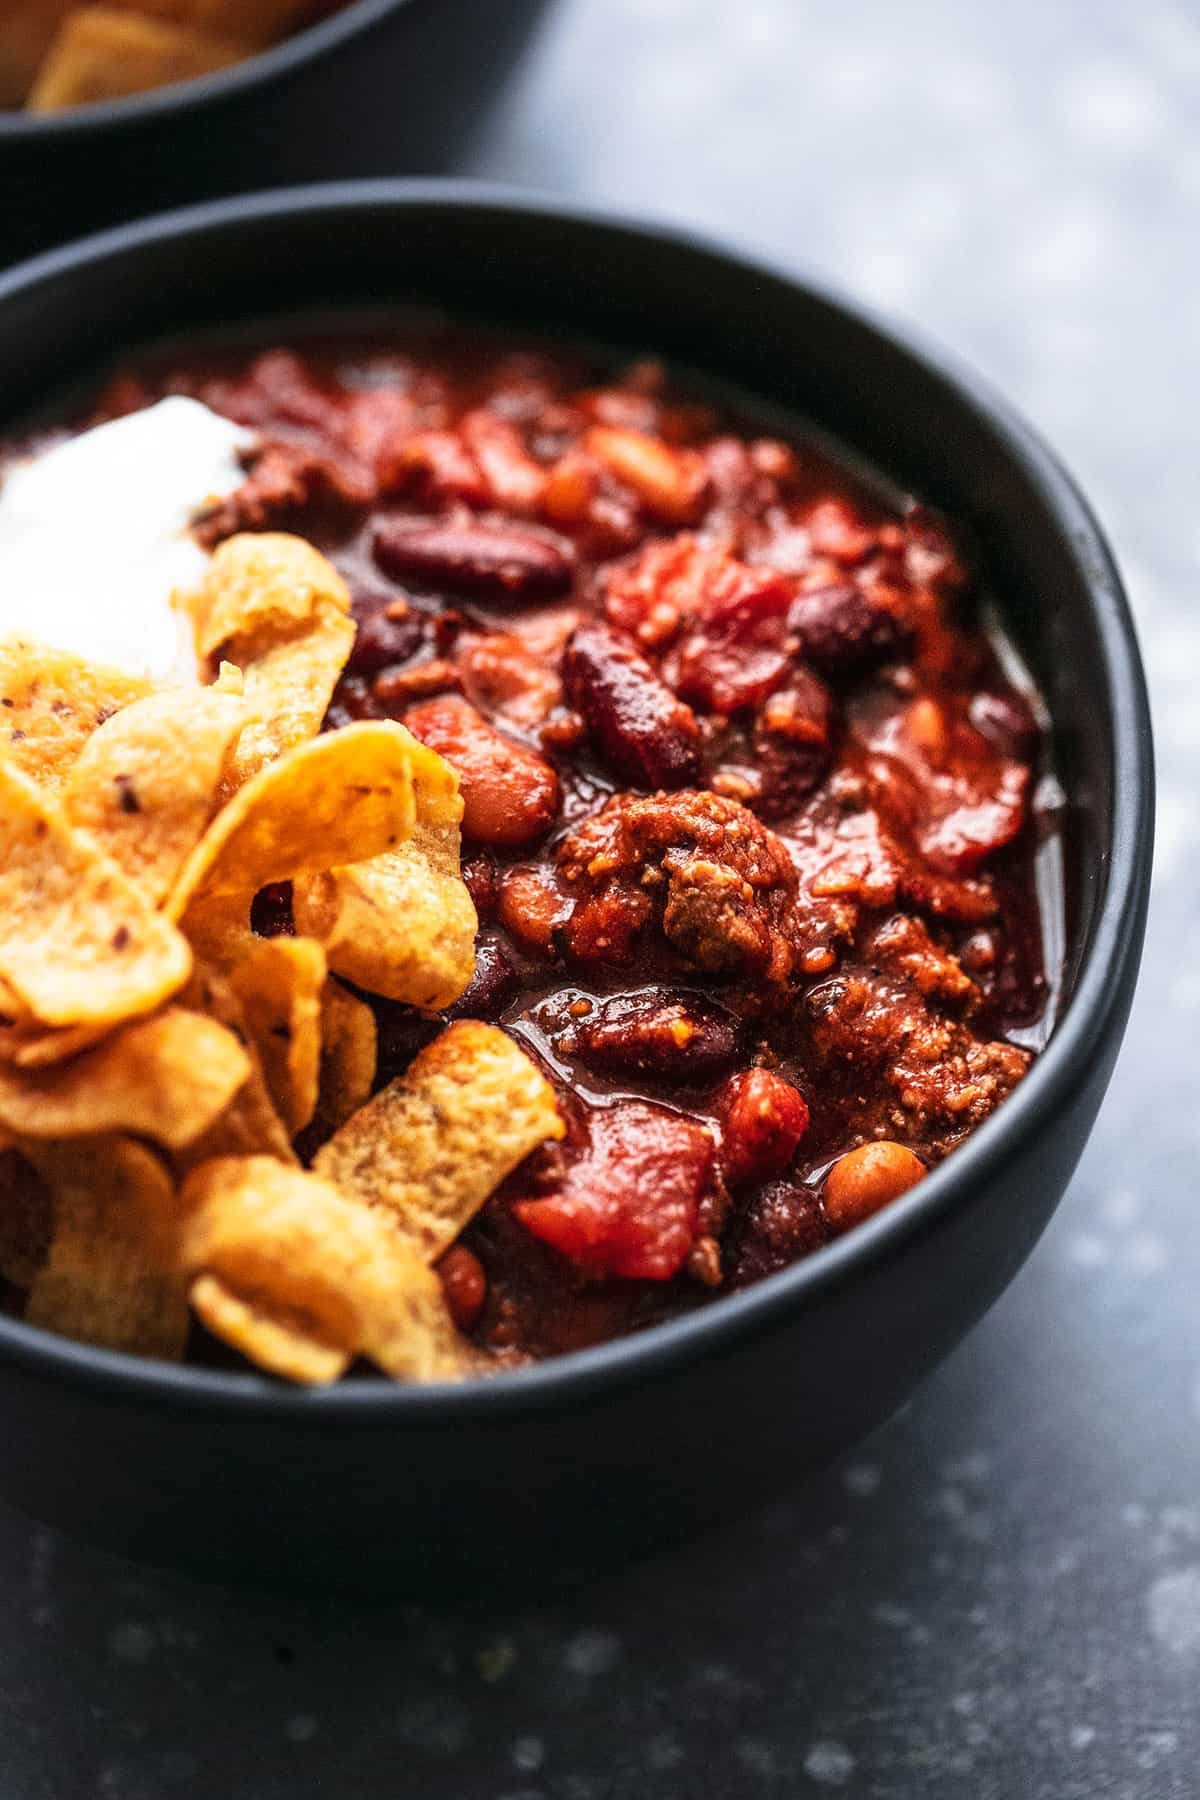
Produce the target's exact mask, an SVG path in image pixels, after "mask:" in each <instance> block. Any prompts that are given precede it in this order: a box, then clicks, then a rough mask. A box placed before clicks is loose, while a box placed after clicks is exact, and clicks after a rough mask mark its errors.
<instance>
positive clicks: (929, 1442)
mask: <svg viewBox="0 0 1200 1800" xmlns="http://www.w3.org/2000/svg"><path fill="white" fill-rule="evenodd" d="M481 12H486V0H481ZM469 172H471V173H476V174H488V175H493V176H498V177H503V178H509V179H513V180H517V181H522V182H527V183H533V184H538V185H541V186H546V187H552V188H558V189H565V190H570V191H571V192H575V193H580V192H582V193H585V194H588V195H590V196H595V197H598V198H602V199H610V200H614V201H619V202H620V203H622V204H628V205H632V206H637V207H642V208H645V209H647V210H651V211H655V212H658V213H661V214H664V215H670V216H673V217H675V218H678V219H681V220H685V221H693V222H698V223H701V224H704V225H708V226H711V227H714V228H716V229H717V230H721V231H732V232H735V233H737V234H738V235H740V236H741V237H742V238H744V239H746V240H747V241H749V242H750V243H751V244H757V245H758V246H760V247H762V248H765V249H767V250H769V251H771V252H772V253H773V254H775V255H777V256H780V257H783V258H788V259H792V260H794V261H796V262H797V263H803V264H807V265H808V266H809V267H811V268H813V269H815V270H817V271H820V272H824V273H827V274H829V275H831V276H833V277H835V278H836V279H837V281H838V282H840V283H842V284H843V285H845V286H846V287H848V288H850V289H852V290H855V291H856V292H858V293H859V294H861V295H863V296H864V297H866V298H867V299H869V300H871V301H874V302H876V303H878V304H881V305H883V306H884V307H887V308H890V309H892V310H894V311H895V312H896V313H898V314H900V315H902V316H905V317H908V318H911V319H915V320H918V321H919V322H920V323H921V324H922V325H923V326H924V327H925V328H926V329H927V330H929V331H931V332H933V333H934V334H936V335H938V336H940V337H941V338H942V339H943V340H944V341H945V342H946V343H948V344H950V345H952V346H953V347H954V348H955V349H956V350H957V351H958V352H959V353H961V354H963V355H965V356H966V357H968V358H970V359H972V360H973V361H974V362H975V363H976V364H977V365H979V366H980V367H981V368H983V369H984V370H986V372H987V373H988V374H989V375H991V376H992V377H993V378H994V379H995V380H996V381H997V382H998V383H999V384H1000V386H1001V387H1003V388H1004V389H1005V390H1006V391H1007V392H1008V393H1009V394H1010V395H1011V396H1012V398H1013V399H1014V400H1015V401H1016V402H1017V403H1018V404H1019V405H1020V406H1022V407H1023V408H1024V409H1025V410H1026V412H1027V413H1028V414H1029V415H1030V416H1031V417H1032V418H1033V419H1034V420H1035V421H1036V422H1037V423H1038V424H1039V425H1040V426H1041V427H1042V428H1043V430H1044V431H1045V432H1046V433H1047V434H1048V435H1049V437H1050V438H1051V439H1052V440H1053V441H1054V442H1055V443H1056V444H1057V445H1058V446H1059V448H1060V449H1061V450H1062V451H1063V453H1064V454H1065V456H1066V457H1067V459H1068V461H1069V462H1070V463H1071V465H1072V466H1073V467H1074V469H1075V470H1076V472H1077V473H1078V475H1079V476H1080V477H1081V479H1082V481H1083V484H1084V486H1085V487H1086V488H1087V490H1088V491H1089V493H1090V494H1091V496H1092V498H1093V500H1094V501H1095V503H1096V505H1097V507H1098V510H1099V512H1100V515H1101V517H1102V519H1103V520H1104V521H1105V522H1106V524H1107V525H1108V527H1109V528H1110V530H1111V532H1112V534H1113V536H1114V539H1115V542H1116V546H1117V550H1118V553H1119V555H1120V558H1121V561H1122V563H1123V565H1124V568H1125V572H1126V574H1127V576H1128V579H1129V582H1130V585H1131V588H1132V592H1133V597H1134V602H1135V605H1136V607H1137V611H1138V614H1139V617H1140V622H1141V627H1142V632H1143V641H1144V644H1145V648H1146V654H1147V658H1148V662H1149V665H1150V670H1151V676H1152V680H1153V685H1154V690H1155V696H1154V697H1155V704H1156V716H1157V730H1158V743H1159V753H1160V761H1161V786H1162V807H1161V819H1160V845H1159V853H1158V865H1157V879H1156V893H1155V911H1154V915H1153V919H1152V929H1151V943H1150V948H1149V951H1148V956H1147V963H1146V968H1145V974H1144V979H1143V983H1142V989H1141V994H1140V998H1139V1001H1138V1005H1137V1009H1136V1014H1135V1018H1134V1022H1133V1025H1132V1028H1131V1031H1130V1035H1129V1039H1128V1041H1127V1047H1126V1050H1125V1054H1124V1056H1123V1058H1122V1061H1121V1064H1120V1067H1119V1069H1118V1072H1117V1076H1116V1079H1115V1081H1114V1084H1113V1089H1112V1092H1111V1095H1110V1098H1109V1100H1108V1103H1107V1105H1106V1107H1105V1110H1104V1113H1103V1116H1102V1119H1101V1122H1100V1125H1099V1128H1098V1129H1097V1132H1096V1135H1095V1138H1094V1140H1093V1143H1092V1146H1091V1148H1090V1150H1089V1152H1088V1155H1087V1157H1086V1159H1085V1161H1084V1163H1083V1165H1082V1167H1081V1169H1080V1172H1079V1175H1078V1177H1077V1179H1076V1181H1075V1183H1074V1185H1073V1187H1072V1190H1071V1192H1070V1195H1069V1197H1068V1199H1067V1201H1066V1203H1065V1204H1064V1206H1063V1207H1062V1210H1061V1212H1060V1213H1059V1215H1058V1217H1057V1219H1056V1221H1055V1223H1054V1225H1053V1227H1052V1229H1051V1230H1050V1231H1049V1232H1048V1234H1047V1236H1046V1238H1045V1239H1044V1240H1043V1243H1042V1245H1041V1246H1040V1248H1039V1250H1038V1251H1037V1253H1036V1255H1035V1256H1034V1258H1033V1260H1032V1262H1031V1264H1030V1265H1029V1267H1028V1268H1027V1269H1026V1271H1025V1272H1024V1274H1023V1275H1022V1276H1021V1277H1020V1279H1019V1280H1018V1281H1017V1282H1016V1284H1015V1285H1014V1287H1013V1288H1012V1289H1011V1290H1010V1292H1009V1294H1008V1295H1007V1296H1006V1298H1005V1299H1004V1300H1003V1301H1002V1302H1001V1304H1000V1305H999V1306H998V1307H997V1308H996V1309H995V1311H994V1312H993V1314H992V1315H991V1317H990V1318H989V1319H988V1320H987V1322H986V1323H985V1324H984V1325H983V1326H982V1327H981V1328H980V1329H979V1330H978V1331H977V1332H976V1333H975V1334H974V1336H973V1337H972V1338H971V1340H970V1342H969V1343H968V1344H967V1345H966V1346H965V1347H964V1348H963V1349H962V1350H961V1351H960V1352H959V1353H958V1354H957V1355H956V1356H955V1357H954V1358H953V1359H952V1360H951V1361H950V1362H949V1363H948V1364H947V1365H946V1366H945V1367H944V1368H943V1369H942V1371H941V1372H940V1373H939V1374H938V1375H937V1376H936V1377H935V1378H934V1379H933V1380H932V1381H930V1382H929V1383H928V1385H927V1386H926V1387H925V1388H924V1389H923V1390H922V1392H921V1393H920V1394H918V1396H917V1397H916V1399H915V1400H914V1401H913V1402H912V1404H911V1406H910V1407H909V1409H908V1410H907V1412H906V1413H905V1414H904V1415H903V1416H902V1417H900V1418H898V1419H897V1420H895V1421H894V1422H893V1423H892V1424H891V1425H890V1426H889V1427H888V1428H887V1429H886V1430H884V1431H882V1432H880V1433H879V1434H878V1435H877V1436H876V1437H875V1438H874V1439H873V1440H872V1441H870V1442H869V1443H867V1444H865V1445H864V1446H862V1448H861V1450H860V1451H859V1452H858V1453H857V1454H856V1455H855V1456H854V1457H853V1458H852V1459H851V1460H850V1461H849V1462H848V1463H847V1464H846V1465H845V1466H843V1467H842V1468H840V1469H837V1470H834V1471H832V1472H831V1473H830V1474H829V1475H828V1476H826V1477H825V1478H823V1479H821V1480H819V1481H817V1482H816V1483H814V1484H813V1485H811V1486H810V1487H808V1488H807V1489H805V1490H804V1491H803V1492H800V1493H797V1494H795V1495H793V1496H792V1497H791V1498H789V1499H787V1500H785V1501H784V1502H783V1503H781V1504H779V1505H778V1506H776V1507H775V1508H774V1509H772V1510H771V1511H770V1512H768V1513H766V1514H764V1515H761V1516H759V1517H757V1518H754V1519H751V1520H749V1521H747V1522H746V1523H745V1524H744V1525H743V1526H741V1527H739V1528H738V1529H736V1530H733V1531H730V1532H728V1533H727V1534H726V1535H723V1536H721V1537H718V1538H716V1539H711V1540H709V1541H707V1542H705V1543H703V1544H700V1545H696V1546H693V1547H692V1548H691V1549H688V1550H686V1551H683V1552H680V1553H678V1554H676V1555H673V1556H669V1557H666V1558H664V1559H662V1560H661V1561H659V1562H657V1563H655V1564H654V1565H652V1566H650V1567H648V1568H646V1569H642V1570H637V1571H634V1572H632V1573H630V1574H628V1575H627V1576H625V1577H624V1578H622V1579H621V1580H620V1581H618V1582H616V1583H615V1584H610V1585H608V1586H606V1587H604V1588H603V1589H600V1590H598V1591H595V1592H590V1593H586V1594H583V1595H581V1596H579V1597H577V1598H576V1599H575V1600H574V1601H573V1602H572V1603H571V1604H570V1605H562V1606H556V1607H552V1608H548V1609H539V1610H530V1611H528V1612H525V1613H520V1612H518V1613H514V1612H511V1611H504V1612H494V1611H492V1610H491V1609H489V1607H488V1605H487V1602H486V1599H483V1600H481V1601H480V1602H479V1604H478V1607H477V1608H476V1609H475V1610H474V1612H472V1613H471V1614H463V1613H461V1612H459V1613H457V1614H453V1615H452V1614H449V1613H446V1614H439V1613H438V1612H435V1611H431V1610H413V1609H405V1608H397V1607H394V1606H380V1607H378V1608H376V1609H361V1610H357V1611H353V1612H351V1611H347V1610H345V1609H344V1608H330V1607H322V1606H320V1605H314V1604H309V1603H307V1602H305V1601H304V1600H302V1599H296V1600H294V1601H290V1602H289V1601H281V1600H278V1599H275V1600H272V1599H264V1598H262V1597H261V1596H254V1595H249V1594H244V1593H236V1592H232V1591H221V1590H215V1589H205V1588H200V1587H197V1586H194V1585H191V1584H189V1583H186V1582H184V1581H182V1580H179V1579H175V1578H173V1577H170V1576H164V1575H158V1574H152V1573H146V1572H143V1571H140V1570H138V1569H136V1568H133V1567H131V1566H128V1565H124V1564H118V1563H115V1562H112V1561H109V1560H106V1559H103V1558H101V1557H99V1556H95V1555H93V1554H91V1553H89V1552H87V1551H84V1550H82V1549H79V1548H77V1547H74V1546H72V1545H70V1544H67V1543H65V1542H63V1541H61V1540H60V1539H58V1538H56V1537H55V1536H53V1535H52V1534H50V1533H46V1532H40V1531H35V1530H32V1529H31V1528H29V1527H27V1526H26V1525H25V1524H23V1523H22V1522H21V1521H19V1520H18V1519H16V1518H15V1517H13V1516H11V1515H2V1514H0V1590H2V1592H3V1595H4V1599H3V1603H2V1604H0V1770H2V1771H3V1772H2V1775H0V1791H2V1793H3V1796H4V1800H76V1797H77V1796H92V1795H96V1796H115V1797H116V1800H160V1797H165V1800H170V1797H171V1796H175V1795H180V1796H187V1797H189V1800H190V1797H193V1796H195V1797H207V1796H210V1795H211V1796H220V1797H221V1800H310V1797H311V1796H326V1795H328V1796H331V1797H336V1800H341V1797H342V1796H351V1795H352V1796H354V1797H355V1800H385V1797H386V1800H391V1797H392V1796H409V1795H411V1796H419V1797H421V1800H679V1797H681V1796H683V1797H685V1800H690V1797H691V1796H705V1797H713V1800H742V1797H743V1796H745V1797H747V1800H749V1797H750V1796H753V1797H754V1800H772V1797H774V1796H788V1797H789V1800H790V1797H791V1796H794V1795H798V1796H803V1795H806V1794H813V1795H819V1794H823V1793H829V1794H835V1793H842V1794H846V1795H852V1796H859V1795H863V1796H874V1797H877V1800H885V1797H886V1800H910V1797H912V1796H918V1795H919V1796H922V1797H923V1800H946V1797H950V1796H954V1797H958V1796H967V1795H969V1796H971V1800H1009V1797H1010V1796H1011V1797H1013V1800H1072V1797H1075V1800H1084V1797H1087V1800H1091V1797H1092V1796H1099V1795H1104V1796H1111V1797H1112V1800H1193V1797H1194V1796H1195V1795H1196V1794H1197V1792H1198V1791H1200V1773H1198V1771H1200V1307H1198V1305H1197V1299H1196V1296H1197V1294H1198V1293H1200V1219H1198V1218H1197V1214H1196V1192H1197V1183H1196V1177H1195V1170H1196V1162H1197V1154H1198V1152H1200V1108H1198V1107H1197V1104H1196V1082H1195V1074H1194V1044H1195V1040H1196V1035H1197V1027H1198V1025H1200V955H1198V952H1200V910H1198V909H1197V906H1196V901H1195V887H1194V883H1195V881H1196V878H1197V875H1198V874H1200V850H1198V845H1197V838H1198V825H1200V708H1197V706H1196V705H1195V702H1194V698H1193V694H1194V686H1195V682H1196V680H1197V671H1200V617H1198V615H1197V613H1196V609H1195V606H1194V603H1193V591H1194V588H1195V586H1196V582H1197V576H1198V575H1200V509H1198V507H1197V504H1196V499H1197V493H1198V490H1200V480H1198V478H1200V434H1198V432H1197V424H1196V395H1197V394H1198V393H1200V309H1198V308H1197V306H1196V304H1195V298H1194V294H1195V286H1196V282H1197V277H1198V276H1200V258H1198V253H1197V230H1196V215H1197V203H1198V202H1200V9H1197V8H1195V7H1194V6H1192V7H1190V8H1189V7H1188V6H1185V5H1183V4H1175V5H1172V4H1168V3H1166V0H1162V3H1160V0H1147V3H1145V4H1141V5H1139V6H1137V7H1133V6H1129V5H1125V4H1121V3H1119V0H1090V3H1089V4H1084V3H1083V0H1075V3H1074V4H1066V3H1064V4H1061V5H1058V6H1054V7H1047V6H1044V5H1042V4H1040V3H1039V0H1008V3H1007V4H1005V5H1004V6H1002V7H993V6H985V5H984V4H982V0H974V3H972V0H908V3H906V4H905V5H903V6H896V5H889V4H887V3H886V0H866V3H864V4H860V5H858V6H847V5H845V4H834V3H833V0H560V4H559V7H558V10H557V13H556V14H555V16H554V17H553V18H552V19H551V21H550V23H549V26H548V28H547V29H546V31H545V32H544V34H543V36H542V38H541V39H540V41H539V43H538V45H537V46H536V49H535V51H534V52H533V54H532V55H531V56H530V58H529V59H528V61H527V63H526V65H525V67H524V70H523V73H522V75H521V78H520V80H519V81H518V83H517V84H516V86H515V87H514V89H513V90H512V91H511V92H510V94H509V95H508V96H507V99H506V101H505V103H504V105H503V107H502V108H501V110H500V112H499V114H498V115H497V116H496V117H495V118H494V119H493V120H491V121H490V123H489V125H488V127H487V129H486V131H485V132H484V135H483V138H482V140H481V142H480V143H479V145H478V146H477V147H476V149H475V150H474V151H473V152H472V155H471V159H470V164H469ZM1165 1053H1169V1057H1168V1054H1165Z"/></svg>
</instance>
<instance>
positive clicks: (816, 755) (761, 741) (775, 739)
mask: <svg viewBox="0 0 1200 1800" xmlns="http://www.w3.org/2000/svg"><path fill="white" fill-rule="evenodd" d="M754 749H755V753H756V756H757V759H758V772H759V779H760V784H761V785H760V789H759V797H758V802H757V805H758V810H759V811H760V812H762V813H765V814H766V815H767V816H768V817H775V818H778V817H781V816H782V815H783V814H784V813H786V812H790V811H791V810H792V809H793V808H794V807H796V806H798V805H799V804H800V803H801V801H803V800H804V799H806V798H807V796H808V795H809V794H811V792H812V790H813V789H814V788H815V787H816V786H817V783H818V782H819V781H820V779H821V777H822V775H823V774H824V773H825V770H826V768H827V767H828V766H829V759H830V756H831V755H832V751H833V704H832V701H831V699H830V695H829V690H828V689H827V688H826V687H825V685H824V683H823V682H821V681H818V679H817V677H816V676H815V675H813V674H811V673H810V672H809V671H808V670H807V669H804V668H798V669H796V671H795V672H794V674H793V676H792V680H791V683H790V684H789V686H787V687H786V688H781V689H780V690H779V692H778V693H775V694H772V695H771V697H770V699H769V700H767V702H766V703H765V705H764V706H763V708H762V711H761V712H760V713H759V715H758V719H757V721H756V723H755V727H754Z"/></svg>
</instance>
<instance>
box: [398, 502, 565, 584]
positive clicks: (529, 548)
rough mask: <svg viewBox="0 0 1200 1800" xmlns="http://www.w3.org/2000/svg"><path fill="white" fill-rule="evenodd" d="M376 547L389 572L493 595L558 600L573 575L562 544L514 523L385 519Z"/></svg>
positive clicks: (429, 582) (416, 579) (410, 578)
mask: <svg viewBox="0 0 1200 1800" xmlns="http://www.w3.org/2000/svg"><path fill="white" fill-rule="evenodd" d="M373 552H374V556H375V560H376V562H377V563H378V564H379V566H380V568H381V569H382V570H383V572H384V574H385V575H391V576H393V577H394V578H395V579H397V580H400V581H405V580H410V581H420V582H425V583H428V585H429V586H430V587H432V588H435V589H437V590H438V591H443V590H444V591H446V592H449V593H455V594H477V595H479V596H480V598H482V599H488V600H553V599H554V598H555V596H556V595H558V594H565V593H566V592H567V590H568V588H569V587H570V585H571V581H572V575H573V570H572V563H571V558H570V556H569V554H568V552H567V551H566V550H565V549H564V548H563V547H562V546H561V545H559V544H556V543H553V542H552V541H551V539H550V538H548V537H539V536H537V534H536V533H534V532H532V531H522V530H520V529H518V528H515V527H512V526H498V525H481V524H465V525H456V524H453V523H449V522H446V521H440V520H431V521H429V522H428V523H425V524H413V523H412V522H411V521H409V520H406V519H385V520H384V521H383V522H382V524H380V525H378V526H377V527H376V529H375V539H374V544H373Z"/></svg>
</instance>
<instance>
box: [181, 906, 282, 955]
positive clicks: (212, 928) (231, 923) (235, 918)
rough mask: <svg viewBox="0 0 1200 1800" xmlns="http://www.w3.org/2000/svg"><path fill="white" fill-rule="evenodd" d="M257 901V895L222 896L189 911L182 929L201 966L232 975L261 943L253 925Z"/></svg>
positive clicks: (183, 918)
mask: <svg viewBox="0 0 1200 1800" xmlns="http://www.w3.org/2000/svg"><path fill="white" fill-rule="evenodd" d="M253 899H254V896H253V894H219V895H218V896H217V897H216V899H212V900H196V901H194V902H193V903H192V904H191V905H190V906H189V907H188V909H187V911H186V912H185V913H184V915H183V917H182V918H181V919H180V921H179V929H180V931H182V933H183V935H184V937H185V938H186V939H187V941H188V943H189V944H190V945H191V946H192V951H193V953H194V954H195V956H197V957H198V958H199V960H200V961H201V962H205V963H209V964H211V965H212V967H213V968H217V969H224V970H226V971H228V970H230V969H233V968H236V966H237V964H238V963H240V962H241V960H242V958H243V957H244V956H248V955H249V953H250V952H251V951H252V950H253V949H254V947H255V945H256V944H258V943H261V941H262V940H261V939H260V938H259V937H258V935H257V933H256V932H255V931H254V930H253V928H252V926H251V924H250V906H251V902H252V901H253Z"/></svg>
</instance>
